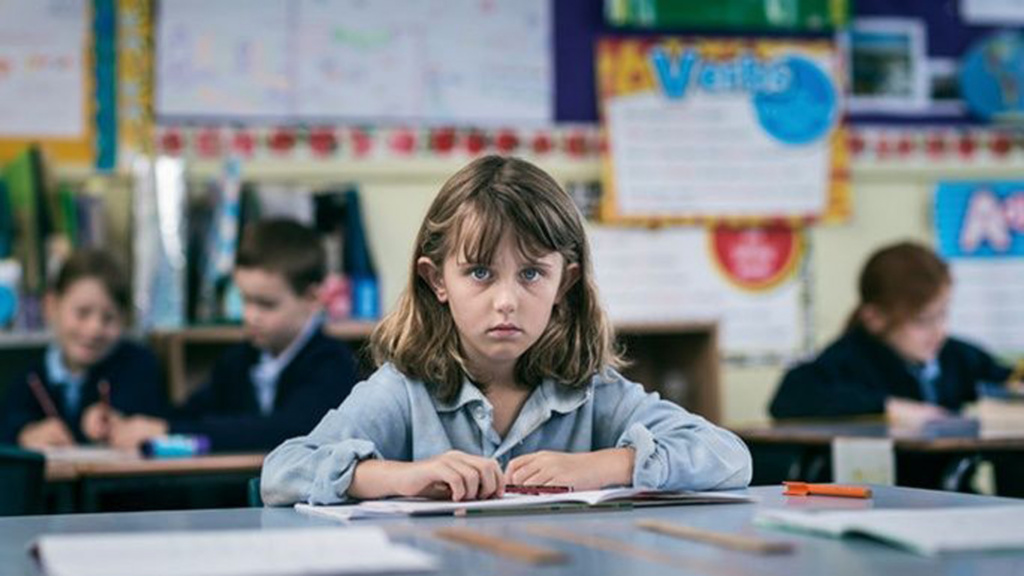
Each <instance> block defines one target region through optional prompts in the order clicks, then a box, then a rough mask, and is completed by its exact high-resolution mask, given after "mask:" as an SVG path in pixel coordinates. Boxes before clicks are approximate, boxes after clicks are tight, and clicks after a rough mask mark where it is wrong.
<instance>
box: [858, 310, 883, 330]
mask: <svg viewBox="0 0 1024 576" xmlns="http://www.w3.org/2000/svg"><path fill="white" fill-rule="evenodd" d="M858 314H860V321H861V322H862V323H863V324H864V327H865V328H867V329H868V332H870V333H872V334H875V335H881V334H882V333H883V332H885V331H886V329H887V328H888V326H889V317H888V315H886V313H885V312H883V311H882V309H881V308H879V307H878V306H875V305H874V304H864V305H863V306H861V307H860V311H859V312H858Z"/></svg>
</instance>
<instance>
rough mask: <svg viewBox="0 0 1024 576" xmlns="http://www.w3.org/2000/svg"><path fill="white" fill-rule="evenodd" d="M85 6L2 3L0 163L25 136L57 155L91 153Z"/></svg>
mask: <svg viewBox="0 0 1024 576" xmlns="http://www.w3.org/2000/svg"><path fill="white" fill-rule="evenodd" d="M89 6H90V3H89V2H87V1H86V0H65V1H61V2H39V1H36V0H9V1H6V2H0V162H2V161H5V160H8V159H10V158H13V157H14V156H16V155H17V154H19V153H20V152H22V151H23V150H24V149H25V148H26V147H27V146H28V145H29V144H30V143H33V144H38V145H40V146H41V148H42V149H43V150H44V151H45V152H47V153H48V154H52V155H54V156H55V157H56V158H58V159H60V160H70V161H82V162H84V161H89V160H91V159H92V154H93V138H92V133H93V129H94V126H93V122H92V121H91V120H90V119H89V114H90V113H91V111H92V110H93V106H92V96H93V95H92V90H91V88H92V81H93V78H92V76H91V67H90V62H89V52H88V51H89V47H90V46H91V40H92V38H91V33H90V32H91V28H90V24H89Z"/></svg>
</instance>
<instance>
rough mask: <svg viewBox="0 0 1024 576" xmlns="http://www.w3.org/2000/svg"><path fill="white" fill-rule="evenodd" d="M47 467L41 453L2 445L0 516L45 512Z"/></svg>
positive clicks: (0, 459)
mask: <svg viewBox="0 0 1024 576" xmlns="http://www.w3.org/2000/svg"><path fill="white" fill-rule="evenodd" d="M45 467H46V459H45V458H43V455H42V454H40V453H38V452H29V451H28V450H22V449H21V448H17V447H15V446H3V445H0V516H20V515H24V514H39V513H41V512H42V511H43V488H44V485H45V483H44V471H45Z"/></svg>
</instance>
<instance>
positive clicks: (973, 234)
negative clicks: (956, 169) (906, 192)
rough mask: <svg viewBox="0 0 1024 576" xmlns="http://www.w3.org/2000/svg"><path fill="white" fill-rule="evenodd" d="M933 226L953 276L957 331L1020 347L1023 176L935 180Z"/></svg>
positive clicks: (995, 346) (1023, 340)
mask: <svg viewBox="0 0 1024 576" xmlns="http://www.w3.org/2000/svg"><path fill="white" fill-rule="evenodd" d="M935 226H936V237H937V238H938V244H939V252H940V254H941V255H942V256H943V257H944V258H946V259H947V260H948V261H949V263H950V267H951V269H952V273H953V277H954V282H955V284H954V287H953V300H952V307H951V315H950V316H951V317H950V324H951V325H952V326H955V327H956V332H957V334H958V335H962V336H966V337H968V338H971V339H974V340H976V341H978V342H980V343H981V344H983V345H984V346H985V347H987V348H989V349H991V350H994V351H996V352H998V353H1002V354H1020V353H1022V352H1024V300H1022V299H1021V294H1024V182H943V183H940V184H939V185H938V188H937V189H936V192H935Z"/></svg>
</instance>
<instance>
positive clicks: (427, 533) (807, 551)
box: [0, 486, 1024, 576]
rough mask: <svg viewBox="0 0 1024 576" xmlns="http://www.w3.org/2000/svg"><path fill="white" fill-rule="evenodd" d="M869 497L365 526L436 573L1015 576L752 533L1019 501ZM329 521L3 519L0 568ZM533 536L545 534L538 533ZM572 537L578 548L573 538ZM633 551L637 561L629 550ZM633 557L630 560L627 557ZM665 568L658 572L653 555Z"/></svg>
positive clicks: (770, 498) (244, 514) (260, 513)
mask: <svg viewBox="0 0 1024 576" xmlns="http://www.w3.org/2000/svg"><path fill="white" fill-rule="evenodd" d="M872 488H873V489H874V495H873V497H872V499H870V500H854V499H840V498H827V497H800V498H792V497H784V496H782V487H781V486H762V487H756V488H751V489H750V491H749V492H750V494H751V495H753V496H755V497H756V498H757V499H758V501H757V502H755V503H750V504H716V505H703V506H701V505H695V506H682V507H671V508H647V509H634V510H620V511H609V512H604V511H602V512H576V513H567V514H533V515H521V516H484V517H471V518H454V517H450V516H449V517H433V518H417V519H391V520H380V521H378V520H367V521H360V522H370V523H373V524H376V525H379V526H382V527H384V528H385V530H386V531H387V532H388V533H389V535H390V536H391V538H392V539H393V540H395V541H399V542H403V543H406V544H410V545H412V546H415V547H416V548H418V549H421V550H424V551H427V552H429V553H431V554H435V555H437V556H438V557H439V558H440V561H441V566H440V569H439V570H438V571H437V572H435V574H466V575H470V574H473V575H476V574H502V575H503V576H517V575H520V574H521V575H532V574H538V573H541V574H545V575H548V576H583V575H587V576H602V575H623V576H626V575H628V576H647V575H650V576H655V575H657V576H661V575H663V574H699V575H703V576H740V575H751V576H756V575H769V574H770V575H783V574H786V575H793V576H803V575H817V574H829V575H836V576H859V575H862V574H863V575H868V574H872V575H873V574H899V575H900V576H917V575H921V576H925V575H927V576H932V575H934V574H958V575H960V576H987V575H992V576H996V575H999V576H1007V575H1009V574H1021V573H1022V572H1024V551H1015V552H1000V553H996V554H986V553H979V552H970V553H956V554H953V555H950V556H948V557H937V558H926V557H922V556H916V555H913V554H911V553H909V552H905V551H901V550H898V549H895V548H891V547H889V546H887V545H885V544H881V543H878V542H874V541H869V540H859V539H843V540H835V539H830V538H823V537H817V536H810V535H802V534H795V533H789V532H782V531H775V530H766V529H755V528H753V527H752V526H751V525H750V520H751V518H752V517H753V515H754V513H755V512H756V511H757V510H758V509H760V508H781V507H786V508H802V509H814V508H817V509H824V508H829V509H837V508H841V509H851V508H866V507H872V508H934V507H946V506H950V507H956V506H986V505H995V504H1007V503H1018V502H1020V501H1019V500H1009V499H1005V498H993V497H985V496H974V495H967V494H956V493H949V492H935V491H929V490H914V489H909V488H894V487H885V486H875V487H872ZM644 519H647V520H661V521H665V522H670V523H677V524H686V525H690V526H693V527H696V528H703V529H706V530H714V531H717V532H721V533H726V534H745V535H757V536H759V537H761V538H764V539H769V540H772V541H781V542H790V543H792V544H793V545H794V546H795V550H794V551H793V552H792V553H789V554H770V555H765V554H754V553H750V552H742V551H737V550H732V549H729V548H724V547H720V546H716V545H712V544H709V543H704V542H696V541H689V540H680V539H678V538H675V537H672V536H670V535H666V534H661V533H657V532H652V531H649V530H643V529H640V528H638V527H637V526H636V522H637V521H638V520H644ZM330 525H335V524H332V522H331V521H330V520H326V519H320V518H314V517H310V516H307V515H303V514H300V513H298V512H295V511H294V510H293V509H291V508H245V509H228V510H196V511H186V512H142V513H132V514H89V515H56V516H32V517H21V518H0V534H3V538H0V566H3V567H4V568H5V570H4V572H5V574H9V575H12V576H35V575H37V574H39V572H38V570H37V569H36V567H35V565H34V564H33V562H32V561H31V560H30V558H29V556H28V554H27V553H26V547H27V546H28V544H29V543H30V542H32V541H33V539H34V538H36V537H37V536H39V535H42V534H52V533H79V532H111V531H122V532H139V531H144V530H145V531H171V530H174V531H178V530H226V529H236V528H257V529H267V528H298V527H312V526H330ZM446 527H470V528H472V529H473V530H474V531H475V532H476V533H479V534H483V535H490V536H498V537H503V538H506V539H509V540H516V541H520V542H525V543H528V544H531V545H536V546H542V547H544V548H549V549H554V550H557V551H561V552H562V553H564V554H565V555H566V556H567V557H568V561H567V562H565V563H562V564H555V565H549V566H544V567H537V566H536V565H532V564H527V563H525V562H518V561H515V560H510V559H508V558H504V557H501V556H497V555H492V554H490V553H487V552H483V551H479V550H478V549H476V548H473V547H468V546H465V545H463V544H457V543H453V542H451V541H448V540H444V539H441V538H439V537H435V536H433V535H431V532H432V531H434V530H437V529H440V528H446ZM542 534H544V535H546V536H542ZM609 539H610V540H613V541H614V542H615V543H616V544H617V546H615V548H617V551H610V549H611V548H612V546H608V547H606V548H594V547H591V546H588V545H584V544H582V543H580V542H582V541H585V540H594V541H601V540H603V541H607V540H609ZM570 540H576V541H577V543H571V542H570ZM637 551H639V553H640V554H632V553H635V552H637ZM631 552H632V553H631ZM665 559H669V560H671V561H673V565H672V566H666V565H665V564H663V563H661V560H665Z"/></svg>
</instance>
